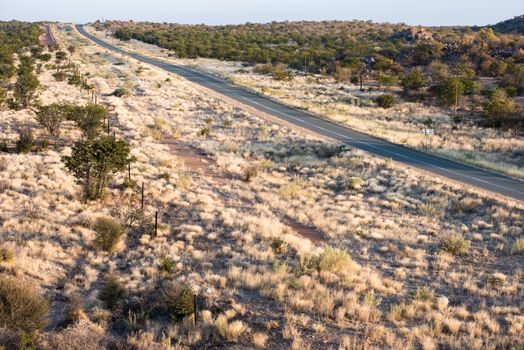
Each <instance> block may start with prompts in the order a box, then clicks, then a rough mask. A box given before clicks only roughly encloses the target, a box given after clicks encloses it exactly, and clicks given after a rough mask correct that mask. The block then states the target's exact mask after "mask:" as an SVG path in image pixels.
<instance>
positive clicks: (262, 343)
mask: <svg viewBox="0 0 524 350" xmlns="http://www.w3.org/2000/svg"><path fill="white" fill-rule="evenodd" d="M252 337H253V345H255V347H257V348H259V349H265V348H266V343H267V340H268V338H269V336H268V335H267V334H265V333H260V332H257V333H253V335H252Z"/></svg>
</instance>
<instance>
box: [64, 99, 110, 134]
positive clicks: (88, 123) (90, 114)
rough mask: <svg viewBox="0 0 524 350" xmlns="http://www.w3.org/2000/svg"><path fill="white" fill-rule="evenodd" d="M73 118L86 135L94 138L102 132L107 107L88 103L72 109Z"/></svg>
mask: <svg viewBox="0 0 524 350" xmlns="http://www.w3.org/2000/svg"><path fill="white" fill-rule="evenodd" d="M70 115H71V119H73V120H74V121H75V122H76V125H77V126H78V127H79V128H80V130H82V133H83V134H84V137H85V138H86V139H88V140H92V139H94V138H95V137H97V136H98V134H100V131H101V130H102V126H103V123H104V119H105V118H106V116H107V108H106V107H104V106H103V105H99V104H96V105H95V104H88V105H86V106H85V107H79V108H75V109H72V110H71V111H70Z"/></svg>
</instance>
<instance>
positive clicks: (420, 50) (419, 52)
mask: <svg viewBox="0 0 524 350" xmlns="http://www.w3.org/2000/svg"><path fill="white" fill-rule="evenodd" d="M443 47H444V46H443V45H442V44H441V43H439V42H424V43H421V44H418V45H417V46H416V47H415V49H414V50H413V53H412V56H411V59H412V64H413V65H414V66H427V65H428V64H430V63H431V62H432V61H434V60H438V59H440V58H441V57H442V49H443Z"/></svg>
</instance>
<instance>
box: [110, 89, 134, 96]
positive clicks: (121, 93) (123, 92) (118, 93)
mask: <svg viewBox="0 0 524 350" xmlns="http://www.w3.org/2000/svg"><path fill="white" fill-rule="evenodd" d="M131 95H132V93H131V90H129V89H127V88H124V87H119V88H117V89H115V91H113V92H112V93H111V94H109V96H116V97H127V96H131Z"/></svg>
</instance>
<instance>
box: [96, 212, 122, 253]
mask: <svg viewBox="0 0 524 350" xmlns="http://www.w3.org/2000/svg"><path fill="white" fill-rule="evenodd" d="M93 230H94V231H95V232H96V238H95V240H94V244H95V246H96V247H97V248H98V249H101V250H104V251H106V252H112V251H114V250H115V249H116V248H117V246H118V244H119V243H120V242H121V241H122V237H123V236H124V228H123V227H122V225H120V224H119V223H118V222H116V221H115V220H113V219H110V218H104V217H100V218H98V219H96V222H95V224H94V226H93Z"/></svg>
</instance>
